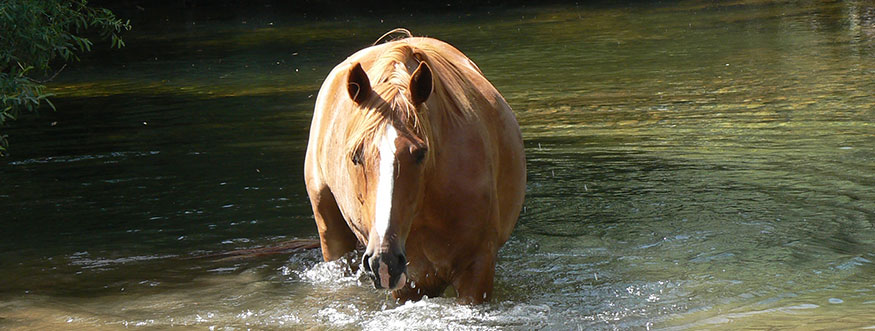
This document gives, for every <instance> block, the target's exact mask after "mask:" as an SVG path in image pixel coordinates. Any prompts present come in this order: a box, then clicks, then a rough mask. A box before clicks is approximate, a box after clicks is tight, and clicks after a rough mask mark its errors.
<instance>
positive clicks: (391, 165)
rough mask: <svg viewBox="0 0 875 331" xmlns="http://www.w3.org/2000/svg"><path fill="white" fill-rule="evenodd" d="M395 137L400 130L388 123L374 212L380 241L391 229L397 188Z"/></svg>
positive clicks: (384, 137)
mask: <svg viewBox="0 0 875 331" xmlns="http://www.w3.org/2000/svg"><path fill="white" fill-rule="evenodd" d="M395 139H398V131H396V130H395V127H394V126H392V125H391V124H386V129H385V130H384V131H383V137H382V138H381V139H380V145H379V147H378V148H379V150H380V174H379V177H378V178H377V181H378V182H377V202H376V206H375V207H376V208H375V210H376V211H375V212H374V227H375V228H376V230H377V234H378V235H379V236H380V243H382V242H383V238H385V237H386V232H388V231H389V217H390V214H391V212H392V193H393V191H394V190H395Z"/></svg>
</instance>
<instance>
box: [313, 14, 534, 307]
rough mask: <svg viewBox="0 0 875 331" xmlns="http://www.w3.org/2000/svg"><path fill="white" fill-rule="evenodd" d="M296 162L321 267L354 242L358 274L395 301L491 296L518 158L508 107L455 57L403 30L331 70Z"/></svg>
mask: <svg viewBox="0 0 875 331" xmlns="http://www.w3.org/2000/svg"><path fill="white" fill-rule="evenodd" d="M401 31H404V32H407V31H406V30H403V29H402V30H401ZM381 39H382V38H381ZM304 162H305V164H304V178H305V181H306V184H307V193H308V194H309V196H310V202H311V203H312V206H313V214H314V216H315V219H316V225H317V227H318V230H319V237H320V244H321V247H322V256H323V258H324V259H325V260H326V261H331V260H335V259H338V258H340V257H341V256H343V255H345V254H346V253H348V252H350V251H353V250H354V249H355V248H356V245H357V243H362V244H364V245H365V246H366V247H367V248H366V250H365V253H364V256H363V257H362V268H363V269H364V270H365V272H366V273H367V274H368V275H369V276H370V278H371V279H372V280H373V282H374V286H375V287H376V288H383V289H389V290H392V291H393V292H392V294H393V296H394V297H395V298H396V299H397V300H399V301H401V302H403V301H406V300H419V299H421V298H422V296H424V295H425V296H429V297H435V296H440V295H441V294H442V293H443V292H444V290H445V289H446V288H447V287H448V286H450V285H452V286H453V288H454V289H455V291H456V293H457V295H458V298H459V301H460V302H465V303H481V302H483V301H486V300H489V299H490V298H491V296H492V288H493V278H494V274H495V263H496V259H497V253H498V249H499V248H500V247H501V246H502V245H503V244H504V242H505V241H507V239H508V237H510V234H511V231H513V228H514V225H515V224H516V221H517V218H518V217H519V213H520V208H521V206H522V203H523V197H524V195H525V184H526V162H525V154H524V151H523V143H522V137H521V134H520V129H519V125H518V124H517V121H516V118H515V117H514V114H513V112H512V111H511V109H510V106H508V104H507V102H505V100H504V98H503V97H502V96H501V94H499V93H498V91H497V90H496V89H495V87H493V86H492V84H491V83H489V81H487V80H486V78H485V77H483V74H482V73H481V72H480V69H479V68H478V67H477V65H475V64H474V63H473V62H472V61H471V60H470V59H468V58H467V57H466V56H465V55H464V54H462V53H461V52H460V51H459V50H457V49H456V48H454V47H453V46H451V45H449V44H447V43H445V42H442V41H439V40H436V39H432V38H424V37H412V36H410V35H409V32H407V38H404V39H400V40H395V41H391V42H387V43H383V44H380V45H375V46H371V47H368V48H365V49H362V50H360V51H358V52H356V53H355V54H353V55H351V56H350V57H349V58H347V59H346V60H345V61H343V62H342V63H340V64H339V65H337V66H336V67H335V68H334V70H332V71H331V73H330V74H328V77H327V78H326V79H325V82H324V83H323V84H322V88H321V89H320V90H319V96H318V97H317V99H316V107H315V111H314V113H313V122H312V124H311V127H310V139H309V142H308V145H307V156H306V159H305V161H304Z"/></svg>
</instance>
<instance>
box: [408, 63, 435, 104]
mask: <svg viewBox="0 0 875 331" xmlns="http://www.w3.org/2000/svg"><path fill="white" fill-rule="evenodd" d="M431 89H432V78H431V69H430V68H429V67H428V64H426V63H425V61H423V62H419V67H417V68H416V71H414V72H413V75H411V76H410V96H411V97H413V100H412V101H413V104H414V105H418V104H421V103H423V102H425V100H428V97H429V96H430V95H431Z"/></svg>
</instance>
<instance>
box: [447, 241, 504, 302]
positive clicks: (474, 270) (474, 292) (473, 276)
mask: <svg viewBox="0 0 875 331" xmlns="http://www.w3.org/2000/svg"><path fill="white" fill-rule="evenodd" d="M490 246H494V245H490ZM495 259H496V252H495V250H494V249H486V250H484V251H483V252H482V253H481V255H480V256H478V257H476V258H475V259H474V260H473V261H471V263H470V264H469V265H468V267H467V268H465V269H464V270H462V271H461V273H459V274H458V275H457V276H456V278H455V279H453V288H455V289H456V294H457V296H458V298H457V300H458V301H459V303H462V304H480V303H483V302H485V301H489V300H490V299H492V285H493V280H494V278H495Z"/></svg>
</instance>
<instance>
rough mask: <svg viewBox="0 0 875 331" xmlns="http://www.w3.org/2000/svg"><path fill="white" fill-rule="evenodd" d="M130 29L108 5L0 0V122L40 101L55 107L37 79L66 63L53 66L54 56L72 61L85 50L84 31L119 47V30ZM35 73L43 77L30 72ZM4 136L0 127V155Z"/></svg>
mask: <svg viewBox="0 0 875 331" xmlns="http://www.w3.org/2000/svg"><path fill="white" fill-rule="evenodd" d="M130 29H131V25H130V21H122V20H121V19H119V18H117V17H116V16H115V15H114V14H113V13H112V12H111V11H109V10H108V9H101V8H92V7H88V5H87V0H2V1H0V127H2V125H4V123H6V121H7V120H14V119H15V118H16V117H18V115H19V114H20V113H21V112H22V111H28V112H30V111H35V110H37V109H38V108H39V107H40V106H41V105H42V104H43V103H45V104H48V105H49V106H50V107H51V108H52V109H54V108H55V106H54V105H52V103H51V102H50V101H49V99H48V97H50V96H51V94H48V93H46V92H45V86H44V85H43V84H44V83H46V82H47V81H50V80H51V79H52V78H54V75H57V74H58V73H59V72H60V70H62V69H63V68H64V66H66V64H63V65H62V66H61V67H60V68H59V69H57V70H53V67H57V66H58V63H56V62H57V60H58V59H60V60H61V62H63V63H66V62H69V61H78V60H79V57H78V55H77V54H78V53H82V52H87V51H90V50H91V46H92V45H93V43H92V42H91V40H90V39H89V38H87V37H86V36H85V34H86V33H92V34H93V33H96V34H97V35H98V36H99V37H100V39H103V40H106V39H109V40H111V45H112V47H116V48H121V47H122V46H124V42H123V41H122V39H121V38H120V37H119V33H121V32H122V30H130ZM52 72H54V75H52V76H51V77H49V74H50V73H52ZM35 74H41V75H42V76H43V77H44V79H43V80H37V79H35V78H33V75H35ZM45 77H48V78H45ZM6 138H7V137H6V135H5V134H3V132H0V155H3V154H5V152H6V148H7V146H8V142H7V140H6Z"/></svg>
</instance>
